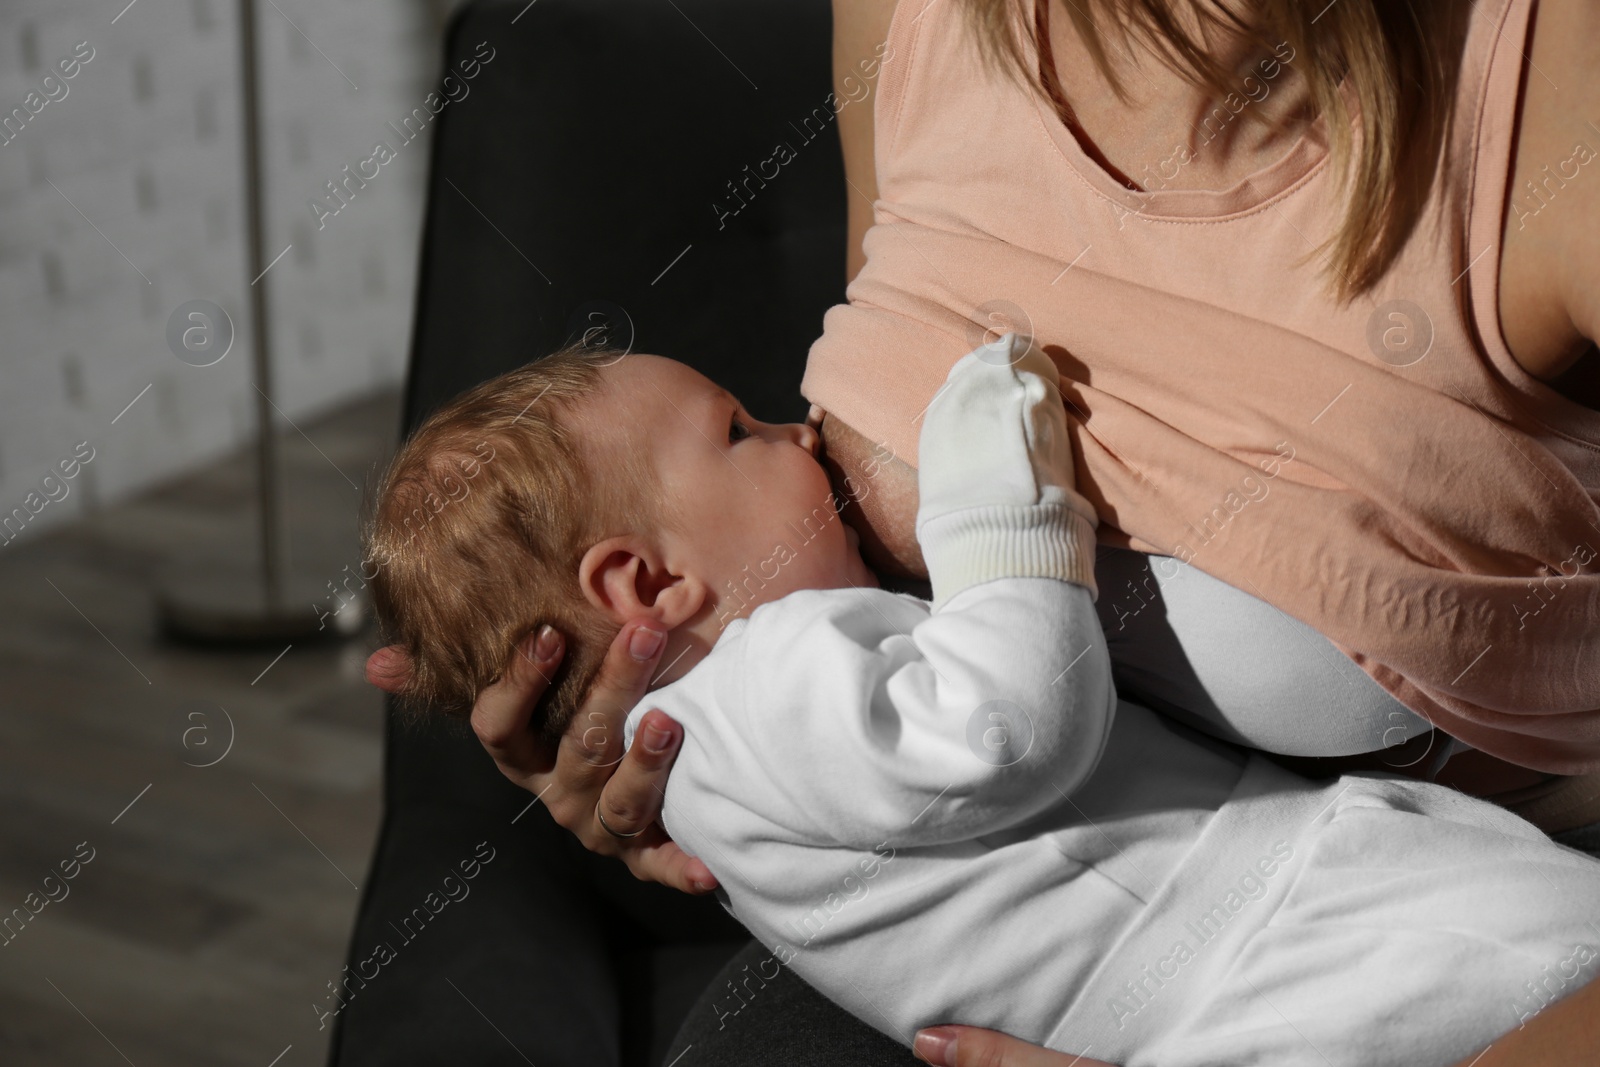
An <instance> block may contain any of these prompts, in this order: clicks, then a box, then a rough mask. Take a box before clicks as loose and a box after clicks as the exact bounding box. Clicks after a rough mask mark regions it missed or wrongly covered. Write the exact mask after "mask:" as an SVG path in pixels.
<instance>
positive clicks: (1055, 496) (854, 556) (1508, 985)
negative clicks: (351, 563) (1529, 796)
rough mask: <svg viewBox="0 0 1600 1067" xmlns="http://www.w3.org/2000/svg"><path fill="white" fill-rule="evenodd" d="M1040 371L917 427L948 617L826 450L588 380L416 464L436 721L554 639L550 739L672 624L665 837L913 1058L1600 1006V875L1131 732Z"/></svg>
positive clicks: (1295, 1049)
mask: <svg viewBox="0 0 1600 1067" xmlns="http://www.w3.org/2000/svg"><path fill="white" fill-rule="evenodd" d="M1055 380H1056V372H1055V368H1054V366H1053V365H1052V364H1051V362H1050V360H1049V358H1048V357H1047V356H1045V355H1044V354H1043V353H1041V352H1040V351H1039V350H1037V349H1036V348H1034V347H1032V346H1031V345H1029V344H1028V343H1027V342H1026V340H1025V339H1022V338H1018V337H1017V336H1015V335H1011V334H1008V335H1006V336H1005V337H1004V338H1002V339H1001V340H1000V341H999V342H997V343H995V344H993V345H987V346H984V347H982V348H979V349H978V350H976V351H975V352H973V353H971V354H969V355H968V356H966V357H964V358H963V359H962V360H960V361H959V362H958V363H957V364H956V365H955V366H954V367H953V368H952V370H951V371H950V374H949V378H948V380H947V381H946V383H945V385H944V387H943V388H942V389H941V391H940V392H939V393H938V394H937V395H936V396H935V397H934V399H933V401H932V403H931V404H930V405H929V407H928V409H927V411H926V413H925V414H924V416H923V418H924V422H923V426H922V429H921V431H920V443H919V460H920V467H919V471H918V484H919V491H920V504H919V511H918V516H917V535H918V540H919V542H920V544H921V547H922V550H923V556H924V558H925V560H926V562H927V565H928V570H929V575H930V579H931V584H932V593H933V601H932V603H929V602H927V601H924V600H921V599H918V598H917V597H914V596H910V595H907V594H903V593H891V592H888V591H885V590H882V589H879V588H877V586H876V582H875V581H874V579H873V575H872V573H871V572H870V571H869V570H868V569H867V568H866V566H865V565H864V563H863V562H862V559H861V557H860V553H859V551H858V549H857V545H856V541H855V537H854V534H853V532H851V531H850V530H849V529H848V527H846V526H845V524H843V523H842V522H840V521H839V520H838V513H837V510H836V508H835V502H834V498H833V495H832V492H831V489H830V487H829V484H828V479H827V476H826V474H825V472H824V470H823V467H822V465H821V463H820V462H819V457H818V448H819V445H818V440H817V437H816V434H815V433H814V432H813V431H812V430H811V429H810V428H809V427H807V426H804V425H781V426H780V425H769V424H766V423H762V422H760V421H758V420H756V419H754V418H752V417H750V416H749V415H748V414H747V413H746V412H745V411H744V410H743V409H742V408H741V407H740V405H739V403H738V401H737V400H736V399H735V398H734V397H732V396H730V395H728V394H727V393H726V392H725V391H723V390H721V389H719V388H717V387H716V386H715V385H714V384H713V383H711V382H710V381H708V380H707V379H705V378H704V377H702V376H701V375H699V374H697V373H696V372H694V371H692V370H690V369H689V368H687V367H685V366H683V365H681V364H678V363H674V362H672V361H670V360H666V359H662V358H659V357H655V356H639V355H635V356H629V357H627V358H620V357H619V355H618V354H615V353H585V352H583V351H581V350H567V351H563V352H561V353H558V354H556V355H555V356H552V357H549V358H548V359H546V360H543V361H540V362H538V363H535V364H532V365H530V366H528V367H525V368H523V369H521V370H519V371H515V372H513V373H511V374H509V375H505V376H503V377H501V378H498V379H495V380H493V381H491V382H488V383H485V384H484V385H482V386H480V387H478V388H477V389H474V390H473V391H472V392H470V393H468V394H466V395H465V396H464V397H462V398H461V399H460V400H458V401H456V402H454V403H452V404H451V405H449V406H448V407H446V408H445V409H443V410H442V411H440V412H438V413H437V414H435V415H434V416H432V417H431V418H430V419H429V420H428V421H427V422H426V423H424V425H423V426H422V427H421V428H420V429H419V430H418V431H417V433H416V434H415V435H414V436H413V437H412V438H411V440H410V441H409V442H407V444H406V445H405V446H404V448H403V449H402V450H401V452H400V454H399V455H398V456H397V458H396V460H395V462H394V465H393V466H392V467H391V469H390V471H389V473H388V475H387V477H386V478H385V480H384V483H383V486H382V488H381V490H380V493H379V497H378V502H377V510H376V513H375V516H374V519H373V522H372V523H371V525H370V527H369V532H368V541H369V549H370V558H371V559H372V560H373V561H374V562H376V563H377V564H378V565H379V575H378V577H377V578H376V579H375V580H374V582H373V585H374V591H375V600H376V603H377V606H378V609H379V612H380V614H381V616H382V617H383V619H384V621H385V624H386V626H387V627H389V629H390V630H391V633H392V635H393V636H394V637H395V638H396V639H397V640H398V641H399V642H400V643H402V644H403V645H405V647H406V649H407V650H408V651H409V652H410V654H411V656H412V660H413V664H414V668H413V674H412V694H413V695H414V696H417V697H419V698H422V699H425V700H427V701H430V702H440V703H443V704H445V705H446V706H450V707H454V708H456V709H464V708H465V707H466V706H468V705H469V704H470V702H471V700H472V697H473V695H474V694H475V693H476V692H477V691H478V690H479V689H480V688H482V687H483V686H484V685H485V684H487V683H488V682H490V681H491V680H493V679H494V678H495V677H496V676H497V675H498V674H499V673H500V671H501V670H502V669H503V668H504V667H505V666H506V664H507V661H508V657H509V656H510V655H511V654H513V643H514V641H515V640H516V639H517V638H519V637H520V636H522V635H524V634H526V633H527V632H528V631H529V630H530V629H531V628H532V627H534V626H535V625H537V624H539V623H541V622H549V623H551V624H552V625H554V626H555V627H557V628H558V629H560V630H562V631H563V633H565V634H567V635H569V638H568V649H569V651H568V654H567V658H566V660H565V661H564V662H563V665H562V668H561V675H560V676H559V677H557V678H556V679H555V684H554V685H553V686H552V689H551V691H550V694H549V696H548V698H547V700H548V703H547V706H545V707H544V708H542V709H541V713H540V715H539V717H538V721H539V724H540V728H541V729H542V730H544V731H545V732H546V733H547V734H548V735H551V736H554V735H559V733H560V732H561V731H562V730H563V729H564V727H565V726H566V724H567V722H568V721H569V720H570V718H571V716H572V714H573V712H574V709H575V708H577V707H578V706H579V705H580V704H581V702H582V698H583V695H584V693H585V692H586V691H587V689H588V688H589V687H590V686H591V685H592V683H593V679H594V676H595V674H596V672H597V670H598V666H599V662H600V659H601V657H602V656H603V654H604V651H605V648H606V646H607V644H608V642H609V641H610V639H611V637H612V636H613V635H614V634H615V632H616V630H617V628H618V627H619V626H620V625H621V624H622V623H623V622H624V621H625V620H627V619H630V618H634V617H637V616H640V615H646V616H650V617H652V618H654V619H655V620H656V621H657V622H659V623H660V624H661V625H662V626H663V627H664V628H665V629H667V631H668V633H669V644H668V648H667V650H666V652H665V653H664V654H663V658H662V662H663V663H665V664H666V666H665V667H664V668H663V670H662V672H661V676H660V677H659V678H658V679H657V680H656V685H657V688H656V689H655V690H654V691H653V692H652V693H651V694H650V697H649V699H648V700H647V701H645V702H643V703H641V704H640V705H639V706H638V707H636V708H635V709H633V710H632V712H630V714H629V716H628V719H627V730H626V739H627V740H628V741H629V742H630V743H631V740H632V736H633V732H634V730H635V729H636V728H637V725H638V721H639V719H640V717H641V716H642V715H643V713H644V712H645V710H647V709H648V708H650V707H659V708H661V709H662V710H663V711H665V712H667V713H668V714H669V715H671V716H673V717H674V718H676V719H677V720H678V721H680V722H681V723H682V724H683V726H684V741H683V744H682V748H681V750H680V752H679V755H678V757H677V762H676V764H675V766H674V770H673V774H672V777H671V778H670V780H669V783H668V785H667V790H666V796H665V800H664V804H663V808H662V821H663V823H664V825H665V826H666V828H667V830H668V831H669V832H670V833H671V834H672V836H673V837H674V839H676V840H677V842H678V843H679V844H680V845H681V846H682V847H683V848H684V849H685V850H686V851H687V852H689V853H691V854H693V855H697V856H699V857H700V858H701V859H702V860H704V861H705V862H706V864H707V866H709V867H710V868H711V870H712V872H713V873H714V874H715V875H716V876H717V878H718V880H719V881H720V882H721V888H720V889H719V890H718V895H719V898H720V900H721V901H722V903H723V905H724V907H726V908H727V909H728V910H729V911H730V912H731V913H732V914H733V915H734V916H735V917H736V918H737V919H739V921H740V922H742V923H743V924H744V925H745V926H746V927H747V928H748V929H749V930H750V931H751V933H752V934H753V935H754V936H755V937H757V938H758V939H759V940H761V941H762V942H763V943H764V944H765V945H766V946H767V947H768V948H769V949H770V950H771V951H772V953H773V958H774V959H775V960H776V961H778V962H780V963H786V964H788V965H790V966H792V967H793V968H794V970H795V971H796V972H797V973H798V974H799V975H800V976H801V977H803V978H805V979H806V980H807V981H809V982H810V983H811V984H812V985H814V986H815V987H817V988H818V989H819V990H821V991H822V992H823V993H825V994H826V995H828V996H829V997H830V998H832V999H833V1000H835V1001H837V1002H838V1003H839V1004H841V1005H843V1006H844V1007H845V1008H846V1009H848V1010H850V1011H852V1012H853V1013H855V1014H856V1015H857V1016H859V1017H860V1018H862V1019H863V1020H865V1021H867V1022H868V1023H870V1024H871V1025H874V1026H876V1027H878V1028H879V1029H881V1030H883V1031H884V1032H885V1033H887V1034H890V1035H891V1036H894V1037H897V1038H898V1039H899V1040H901V1041H902V1042H903V1043H905V1044H907V1045H909V1044H910V1041H911V1035H912V1033H913V1032H914V1031H915V1030H916V1029H918V1028H919V1027H922V1026H928V1025H934V1024H938V1023H947V1022H959V1023H968V1024H972V1025H977V1026H985V1027H991V1028H994V1029H998V1030H1003V1031H1006V1032H1008V1033H1012V1034H1015V1035H1017V1036H1020V1037H1023V1038H1025V1039H1027V1040H1030V1041H1033V1042H1035V1043H1039V1044H1044V1045H1047V1046H1049V1047H1052V1048H1056V1049H1060V1050H1062V1051H1066V1052H1070V1053H1078V1054H1086V1055H1092V1056H1094V1057H1095V1058H1098V1059H1103V1060H1108V1061H1111V1062H1115V1063H1120V1064H1124V1065H1126V1067H1141V1065H1153V1064H1161V1065H1162V1067H1190V1065H1192V1067H1200V1065H1212V1067H1220V1065H1228V1067H1243V1065H1248V1064H1262V1065H1267V1064H1272V1065H1298V1064H1307V1065H1311V1064H1316V1065H1319V1067H1321V1065H1326V1064H1349V1065H1352V1067H1354V1065H1377V1064H1396V1065H1398V1064H1407V1065H1422V1064H1441V1065H1442V1064H1448V1063H1453V1062H1455V1061H1456V1060H1459V1059H1461V1058H1463V1057H1466V1056H1469V1055H1471V1054H1472V1053H1473V1052H1475V1051H1477V1050H1478V1049H1481V1048H1483V1047H1484V1046H1486V1045H1488V1044H1489V1043H1491V1042H1492V1041H1493V1040H1494V1039H1495V1038H1497V1037H1498V1036H1499V1035H1500V1034H1502V1033H1504V1032H1505V1031H1507V1030H1510V1029H1512V1028H1514V1027H1516V1026H1518V1025H1520V1024H1521V1022H1523V1021H1525V1020H1526V1019H1527V1018H1529V1017H1531V1016H1532V1015H1534V1014H1536V1013H1537V1012H1539V1011H1540V1010H1542V1009H1543V1008H1544V1007H1545V1006H1547V1005H1548V1004H1549V1003H1551V1002H1553V1001H1554V1000H1556V999H1558V998H1560V997H1562V996H1565V995H1566V994H1568V993H1571V992H1573V991H1574V990H1576V989H1577V988H1579V987H1580V986H1581V985H1583V984H1584V983H1586V982H1588V981H1589V980H1590V979H1591V978H1592V977H1593V976H1594V974H1595V972H1596V970H1597V969H1600V965H1597V963H1596V962H1595V961H1596V958H1597V951H1596V949H1595V947H1594V946H1595V945H1596V944H1597V943H1600V863H1596V862H1595V861H1594V860H1593V859H1591V858H1589V857H1587V856H1584V855H1583V854H1581V853H1578V852H1576V851H1573V850H1571V849H1567V848H1564V847H1562V846H1560V845H1556V844H1554V843H1552V842H1551V841H1550V840H1549V839H1548V838H1546V837H1545V836H1544V835H1543V834H1542V833H1540V832H1539V831H1538V830H1537V829H1536V828H1534V827H1533V826H1532V825H1531V824H1529V823H1527V822H1525V821H1523V820H1522V819H1520V818H1518V817H1517V816H1515V815H1512V814H1510V813H1508V812H1506V811H1503V810H1501V809H1499V808H1496V807H1494V806H1493V805H1490V804H1487V803H1484V802H1482V801H1477V800H1474V799H1472V798H1469V797H1466V796H1464V795H1462V794H1459V793H1455V792H1453V791H1450V790H1447V789H1444V788H1442V787H1440V786H1437V785H1433V784H1431V783H1424V782H1417V781H1412V780H1409V779H1404V778H1400V777H1397V776H1393V775H1378V774H1374V775H1359V776H1358V775H1348V776H1345V777H1343V778H1339V779H1337V780H1325V781H1311V780H1308V779H1305V778H1302V777H1300V776H1298V775H1294V774H1291V773H1290V772H1288V771H1286V770H1284V769H1282V768H1281V767H1279V766H1277V765H1276V764H1273V763H1271V762H1269V761H1267V760H1265V759H1262V758H1261V757H1259V756H1257V755H1251V754H1246V753H1241V752H1240V751H1239V750H1237V749H1235V748H1232V747H1231V746H1228V745H1225V744H1223V743H1220V742H1218V741H1215V740H1213V739H1210V738H1208V737H1206V736H1204V735H1202V734H1199V733H1196V732H1194V731H1192V730H1190V729H1188V728H1187V727H1185V726H1182V725H1180V724H1178V723H1175V722H1173V721H1171V720H1169V719H1166V718H1164V717H1161V716H1158V715H1156V714H1154V713H1153V712H1151V711H1149V710H1147V709H1145V708H1143V707H1141V706H1139V705H1137V704H1133V703H1129V702H1127V701H1124V700H1119V699H1118V697H1117V694H1116V692H1115V690H1114V687H1113V685H1112V683H1111V666H1110V661H1109V658H1108V656H1107V653H1106V640H1105V635H1104V633H1103V631H1102V630H1101V628H1100V624H1099V620H1098V618H1097V616H1096V612H1095V605H1094V602H1093V601H1094V596H1095V590H1094V580H1093V569H1092V567H1093V561H1094V545H1095V542H1094V528H1095V525H1096V517H1095V514H1094V511H1093V509H1092V508H1091V507H1090V506H1089V505H1088V503H1087V501H1085V500H1084V498H1083V497H1082V496H1080V495H1079V494H1078V493H1077V492H1076V490H1075V488H1074V476H1073V462H1072V453H1071V442H1070V438H1069V436H1068V433H1067V423H1066V415H1065V412H1064V409H1063V407H1062V404H1061V401H1060V398H1059V395H1058V393H1057V391H1056V386H1055Z"/></svg>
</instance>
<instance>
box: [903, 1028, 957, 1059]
mask: <svg viewBox="0 0 1600 1067" xmlns="http://www.w3.org/2000/svg"><path fill="white" fill-rule="evenodd" d="M911 1051H912V1052H914V1053H916V1054H917V1056H919V1057H920V1058H922V1059H923V1060H926V1061H927V1062H928V1063H931V1064H934V1065H935V1067H955V1065H956V1058H955V1057H956V1032H955V1031H954V1030H952V1029H950V1028H949V1027H946V1026H935V1027H932V1028H931V1029H928V1030H919V1031H917V1036H916V1037H914V1038H912V1040H911Z"/></svg>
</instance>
